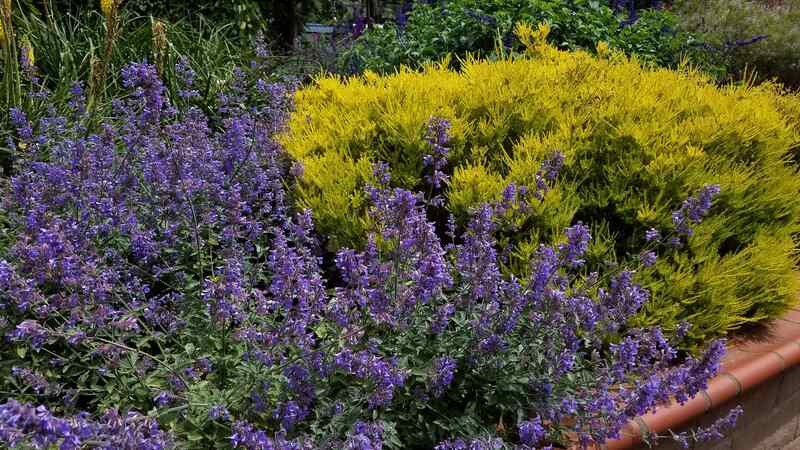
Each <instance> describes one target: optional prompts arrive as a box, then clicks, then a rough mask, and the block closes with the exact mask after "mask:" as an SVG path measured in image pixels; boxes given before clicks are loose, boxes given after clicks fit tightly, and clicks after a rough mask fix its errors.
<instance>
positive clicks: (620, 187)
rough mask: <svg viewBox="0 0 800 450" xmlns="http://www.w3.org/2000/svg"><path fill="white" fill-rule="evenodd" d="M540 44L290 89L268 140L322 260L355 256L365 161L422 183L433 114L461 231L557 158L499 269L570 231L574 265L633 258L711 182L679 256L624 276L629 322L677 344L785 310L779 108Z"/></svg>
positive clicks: (784, 120)
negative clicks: (512, 54)
mask: <svg viewBox="0 0 800 450" xmlns="http://www.w3.org/2000/svg"><path fill="white" fill-rule="evenodd" d="M546 35H547V29H546V27H544V28H541V29H540V30H539V31H533V30H530V29H528V31H527V36H528V37H527V38H526V39H527V40H529V41H531V42H529V43H530V44H531V46H530V49H529V51H528V53H529V54H528V55H527V56H526V57H524V58H513V59H503V60H500V61H495V62H488V61H474V60H468V61H466V62H465V64H464V65H463V67H462V68H461V71H459V72H456V71H452V70H449V69H447V68H444V67H440V66H428V67H426V68H425V69H424V70H423V71H422V72H419V73H418V72H412V71H409V70H401V71H400V73H398V74H395V75H391V76H383V77H382V76H378V75H375V74H373V73H366V74H365V75H364V76H362V77H358V78H349V79H342V78H337V77H323V78H320V79H319V80H318V81H317V83H316V84H315V85H313V86H310V87H308V88H305V89H303V90H300V91H299V92H298V93H297V95H296V110H295V111H294V112H293V114H292V118H291V120H290V127H289V130H290V131H288V132H287V133H286V134H285V135H284V137H283V138H282V141H283V143H284V144H285V146H286V148H287V151H288V152H289V153H290V154H291V155H292V157H294V158H296V159H297V160H299V161H301V162H302V163H303V165H304V175H303V179H302V182H301V185H300V188H299V190H298V198H299V202H300V204H301V205H303V206H305V207H309V208H311V209H313V210H314V213H315V218H316V224H317V226H318V228H319V229H320V230H321V231H322V232H323V235H324V236H326V237H327V238H328V242H326V245H327V246H328V248H329V249H331V250H335V249H337V248H340V247H341V246H346V245H363V243H364V242H363V240H361V239H363V238H362V237H361V236H363V232H364V230H365V229H367V228H369V227H370V222H371V218H370V216H369V215H368V214H366V207H367V203H366V201H365V197H364V195H363V193H362V192H363V190H362V189H363V185H364V184H365V183H366V182H369V180H371V179H372V178H371V172H370V167H371V164H372V163H373V162H375V161H386V162H388V163H389V164H390V165H391V167H392V168H393V170H394V177H393V183H395V184H396V185H397V186H403V187H406V188H415V189H417V188H420V187H421V186H423V180H424V177H425V174H426V171H427V170H429V168H427V167H426V166H425V164H424V163H423V156H424V155H425V154H426V153H427V152H429V147H430V146H429V144H428V143H427V142H426V141H425V138H424V132H423V131H424V129H425V126H426V124H427V123H428V120H429V119H430V117H431V116H433V115H435V116H439V117H443V118H446V119H448V120H449V121H450V122H451V127H450V137H451V138H450V142H449V164H448V165H447V166H446V168H445V169H444V170H445V171H446V172H447V173H448V174H450V175H451V180H450V182H449V183H448V185H447V186H446V188H444V190H443V191H442V194H443V195H444V197H445V199H446V204H447V206H448V208H449V209H450V211H452V212H453V213H454V214H455V215H456V219H457V221H458V223H459V224H462V225H463V224H464V223H465V222H464V221H465V220H466V215H467V212H468V211H469V209H470V208H472V207H475V206H476V205H478V204H480V203H481V202H485V201H493V200H497V199H499V198H501V196H502V192H503V190H504V189H505V187H506V186H507V185H508V184H509V183H510V182H513V183H517V184H518V185H533V184H535V176H536V172H537V170H538V168H539V166H540V165H541V163H542V162H543V161H544V160H545V159H546V158H547V157H548V155H550V154H551V153H552V152H553V151H554V150H559V151H561V152H562V153H563V155H564V157H565V161H564V168H563V170H562V174H561V176H560V177H559V179H558V182H557V183H556V184H555V186H554V187H553V190H552V191H551V192H550V193H549V194H548V196H547V198H546V200H545V201H544V202H543V203H542V204H541V205H536V206H535V207H533V208H532V211H531V212H530V213H529V214H528V215H526V216H524V217H522V218H517V219H514V221H513V223H511V224H510V226H509V228H508V230H507V231H506V237H507V239H508V240H507V241H506V243H509V244H513V245H512V248H513V251H512V252H511V253H510V254H509V256H510V258H509V261H508V267H507V268H508V269H509V270H511V271H512V272H515V271H519V270H520V265H519V263H520V262H523V261H526V260H527V258H528V257H529V256H530V255H531V254H532V253H533V252H534V251H535V249H536V248H537V246H538V244H539V243H540V242H548V241H550V240H552V239H557V238H558V234H559V233H560V230H562V229H564V227H566V226H568V225H570V224H572V223H574V222H575V221H578V220H580V221H583V222H584V223H587V224H589V225H590V226H591V229H592V232H593V235H594V236H595V237H596V239H594V240H593V243H592V245H591V246H590V248H589V250H588V256H587V260H588V261H589V265H590V267H594V268H598V267H603V266H606V265H607V264H609V263H620V262H623V261H626V260H630V259H631V258H635V257H637V252H638V251H639V249H640V247H641V244H642V243H643V242H644V235H645V231H646V230H648V229H650V228H651V227H654V228H657V229H663V228H664V227H665V226H667V225H669V222H670V218H669V211H673V210H675V209H677V206H679V205H680V202H681V201H682V199H684V198H685V197H686V196H687V195H688V194H690V193H691V192H693V191H695V190H696V189H698V188H699V187H700V186H702V185H704V184H705V183H717V184H719V185H721V186H722V193H721V194H720V196H719V200H718V202H717V204H718V208H717V209H715V211H716V212H718V214H714V215H713V218H711V219H709V220H708V221H706V222H704V223H703V224H702V225H700V226H698V227H697V229H696V230H695V232H694V234H693V235H692V236H690V237H689V238H688V242H687V246H688V250H689V251H688V252H683V253H681V254H676V255H674V256H670V257H667V258H662V259H660V260H659V262H658V263H656V264H655V265H654V266H653V267H652V268H649V269H645V270H643V271H642V272H641V274H640V275H641V276H642V277H643V279H644V280H645V284H646V286H647V287H648V288H650V289H652V292H653V300H652V302H650V303H649V304H648V306H647V307H646V309H645V311H644V313H643V314H641V315H640V316H639V319H638V320H639V321H640V323H644V324H656V323H658V324H660V325H662V326H664V327H665V328H667V329H674V328H675V326H676V324H677V323H678V322H679V321H681V320H683V319H688V320H689V321H691V323H692V324H693V329H692V332H691V334H690V336H689V338H688V340H687V345H690V346H691V345H696V344H697V343H701V342H707V341H708V340H709V339H711V338H713V337H715V336H719V335H724V334H726V333H728V332H729V331H731V330H733V329H736V328H737V327H739V326H741V325H743V324H745V323H751V322H758V321H762V320H765V319H768V318H772V317H775V316H777V315H779V314H780V313H782V312H783V311H785V310H786V308H787V307H788V306H789V305H791V304H793V303H794V302H795V301H796V300H795V298H796V294H797V292H798V281H797V277H796V276H795V273H794V269H795V263H796V252H795V245H794V242H793V235H794V234H795V233H796V232H797V231H798V220H799V219H800V215H799V214H800V209H799V208H800V198H799V197H798V195H797V194H798V190H799V189H800V178H798V177H797V173H796V168H795V167H794V166H793V165H792V164H790V162H789V160H790V158H792V157H793V153H794V152H796V151H797V148H798V147H797V146H798V142H800V138H799V135H798V129H797V124H796V123H790V122H789V120H790V119H789V117H791V116H792V114H791V111H793V110H796V102H795V100H796V98H793V97H791V96H786V97H781V96H780V94H779V93H778V91H777V90H775V89H774V88H773V87H771V86H768V85H767V86H761V87H753V86H723V87H717V86H715V85H714V84H713V83H712V81H711V80H710V79H709V78H707V77H706V76H704V75H702V74H700V73H698V72H696V71H693V70H689V69H684V70H681V71H672V70H667V69H655V68H646V67H643V66H642V65H640V64H639V63H638V62H636V61H635V60H628V59H627V58H626V57H624V56H621V55H619V54H617V53H615V52H609V51H607V50H606V51H603V52H602V53H601V55H600V57H593V56H591V55H589V54H587V53H584V52H574V53H568V52H562V51H558V50H555V49H553V48H551V47H548V46H545V45H543V44H542V43H541V41H542V39H543V37H544V36H546ZM537 39H538V41H537V42H533V41H536V40H537ZM793 105H794V106H793ZM794 117H795V118H796V115H795V116H794ZM439 220H443V219H442V218H441V217H440V218H439Z"/></svg>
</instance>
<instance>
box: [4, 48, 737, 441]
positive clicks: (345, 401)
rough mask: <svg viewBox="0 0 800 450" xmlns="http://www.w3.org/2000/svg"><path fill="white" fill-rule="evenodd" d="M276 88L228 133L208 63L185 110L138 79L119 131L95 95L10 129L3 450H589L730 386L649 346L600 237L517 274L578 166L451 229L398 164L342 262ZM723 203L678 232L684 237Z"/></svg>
mask: <svg viewBox="0 0 800 450" xmlns="http://www.w3.org/2000/svg"><path fill="white" fill-rule="evenodd" d="M258 67H259V65H258V63H255V64H254V65H253V66H252V67H251V69H252V70H237V71H235V72H234V73H233V75H232V78H231V79H230V80H229V81H228V86H227V90H226V91H225V92H224V93H223V94H221V95H220V97H219V99H218V103H219V108H218V110H217V111H216V112H215V113H214V114H213V115H211V116H209V115H207V114H206V113H204V112H202V111H201V110H200V109H198V108H196V107H193V106H191V99H192V98H193V97H194V96H195V93H196V91H194V89H193V87H192V80H193V78H194V75H193V71H192V70H191V68H190V67H189V66H188V64H187V63H186V62H185V61H181V62H179V67H178V68H177V69H176V71H177V72H178V73H179V74H181V77H182V78H183V79H184V82H185V83H184V84H185V86H184V87H183V89H181V90H179V91H178V99H176V100H178V101H177V103H176V102H175V101H173V99H171V98H170V97H169V95H168V93H167V90H166V89H165V88H164V85H163V84H162V82H161V80H160V78H159V77H158V72H157V69H156V67H154V66H153V65H150V64H146V63H135V64H131V65H129V66H127V67H126V68H125V69H124V70H123V71H122V80H123V85H124V86H125V88H126V89H127V90H128V94H127V95H126V96H124V97H121V98H118V99H115V100H114V102H113V106H114V108H113V114H112V115H111V117H109V118H107V119H106V120H104V121H103V122H102V123H101V125H100V126H99V127H96V128H95V127H93V126H92V124H93V122H92V118H91V117H89V116H88V115H87V114H88V113H87V108H86V107H85V106H84V105H86V101H85V99H84V98H83V90H82V88H81V86H80V85H76V86H75V88H74V89H73V91H72V94H73V98H72V100H71V101H70V102H69V107H70V108H71V111H70V112H69V114H67V115H65V116H63V117H62V116H58V115H56V114H55V113H54V112H53V113H52V114H51V115H50V116H46V117H43V118H41V119H40V120H38V121H35V122H34V121H31V120H29V118H28V117H27V115H26V114H25V112H24V111H22V110H14V111H12V112H11V116H12V117H11V119H12V123H13V126H14V127H15V129H16V141H17V145H18V156H19V157H18V159H17V161H16V163H15V167H14V169H15V170H14V175H13V176H12V177H11V178H10V179H8V180H7V181H6V182H4V186H3V191H4V192H3V194H4V196H3V198H4V204H3V207H4V208H5V210H6V211H7V213H8V218H9V221H10V226H11V228H10V230H9V231H10V233H11V234H12V235H13V237H14V239H13V242H12V245H11V246H10V247H9V248H8V249H6V250H4V251H3V252H2V254H0V332H1V333H2V335H3V338H4V341H3V346H2V347H0V351H1V352H2V356H3V361H4V362H3V364H2V365H0V377H2V380H3V381H2V384H3V391H4V392H12V393H13V395H9V396H8V397H6V398H5V399H4V400H3V402H2V404H0V442H2V443H3V444H4V445H7V446H10V447H14V446H22V447H25V446H32V447H34V448H50V447H52V446H58V447H59V448H63V449H73V448H103V449H106V448H107V449H111V448H114V449H154V450H155V449H167V448H198V449H199V448H210V447H228V448H241V449H249V450H261V449H286V450H288V449H293V450H294V449H297V450H299V449H354V450H355V449H359V450H365V449H383V448H386V449H401V448H410V449H416V448H419V449H430V448H437V449H442V450H449V449H501V448H521V449H527V448H542V447H544V448H547V447H548V446H555V445H566V444H577V445H580V446H588V445H590V444H594V443H602V442H605V441H606V440H607V439H610V438H614V437H617V436H619V432H620V430H621V429H622V428H623V426H624V425H625V424H626V423H627V422H628V421H629V420H630V419H631V418H633V417H635V416H638V415H641V414H645V413H647V412H650V411H652V410H653V409H654V408H655V407H657V406H658V405H660V404H662V403H665V402H667V401H669V400H671V399H672V398H676V399H677V400H678V401H679V402H684V401H686V400H687V399H689V398H691V397H692V396H694V395H696V394H697V393H698V392H699V391H700V390H701V389H703V388H704V387H705V386H706V383H707V381H708V380H709V378H710V377H712V376H713V375H714V374H715V373H716V371H717V370H718V366H719V362H720V358H721V357H722V355H723V353H724V345H723V343H722V342H721V341H716V342H713V343H711V344H710V346H709V349H708V351H707V352H706V353H704V354H701V355H697V356H688V357H686V356H682V355H681V354H680V353H679V352H678V351H677V350H676V349H675V343H676V340H677V339H680V336H677V337H676V336H672V337H671V336H667V335H665V334H664V333H663V332H662V331H661V330H660V329H658V328H651V329H638V328H632V327H631V326H629V319H630V318H631V317H633V316H634V315H635V314H636V313H637V312H638V311H640V310H641V308H642V307H643V306H644V305H645V304H646V302H647V300H648V297H649V292H648V291H647V290H646V289H644V288H642V287H641V286H639V285H638V284H637V283H636V273H635V272H634V271H633V270H621V271H616V272H610V273H607V274H596V273H586V270H585V267H584V265H585V263H584V255H585V253H586V252H587V249H588V246H589V244H590V242H591V239H592V236H591V232H590V228H589V227H588V226H587V225H584V224H581V223H578V224H575V225H573V226H571V227H569V228H567V229H566V230H564V236H563V240H562V241H560V242H556V243H542V244H541V245H540V246H539V248H538V249H537V251H536V252H535V254H534V255H533V257H532V258H531V260H530V261H528V266H527V270H526V271H525V273H524V274H522V275H517V276H515V275H512V274H509V273H507V272H506V271H505V270H503V263H502V258H503V255H502V252H501V251H500V250H499V249H498V247H499V245H498V242H497V240H496V237H495V235H496V234H498V228H499V227H501V226H502V224H503V222H504V220H505V218H506V216H507V215H509V214H513V213H514V211H515V210H517V209H519V208H525V207H527V205H529V204H530V203H531V202H534V201H540V200H541V199H543V198H544V196H545V195H546V194H547V192H548V190H549V189H550V186H551V185H552V183H554V182H555V181H556V180H557V177H558V172H559V169H560V168H561V165H562V163H563V156H561V154H560V153H558V152H556V153H554V154H553V155H552V156H551V157H550V158H548V159H547V160H545V161H544V163H543V165H542V167H541V169H540V170H539V171H538V172H537V174H536V176H535V180H536V183H535V186H531V187H526V186H513V185H512V186H509V187H508V189H506V191H505V192H504V195H503V197H502V199H499V200H498V201H497V202H493V203H487V204H483V205H481V206H480V207H478V208H476V209H475V210H474V211H472V214H471V216H470V219H469V221H468V223H466V224H465V225H464V226H462V227H461V228H459V227H458V226H456V225H455V224H454V223H452V221H451V223H450V225H448V227H447V228H448V231H447V233H441V232H440V230H438V229H437V225H436V224H435V223H434V222H433V221H432V220H431V219H430V218H429V216H431V215H433V213H432V209H435V208H441V205H440V204H436V202H432V201H430V199H429V198H426V196H424V195H423V194H421V193H417V192H412V191H409V190H406V189H401V188H397V187H393V186H392V185H391V172H390V168H389V167H388V166H387V165H385V164H378V165H376V168H375V175H376V176H375V177H374V178H375V180H376V182H375V184H374V185H370V186H367V187H366V194H367V198H368V199H369V201H370V202H371V205H372V206H371V211H370V217H371V218H372V221H373V225H374V226H373V228H372V229H371V231H370V233H369V236H367V239H366V245H365V246H364V247H363V248H358V249H342V250H340V251H339V252H337V253H336V254H335V255H325V254H324V252H323V250H322V249H321V248H320V246H319V245H318V238H319V237H318V236H317V235H316V233H315V231H314V226H313V211H308V210H299V209H297V208H295V207H293V205H292V202H291V199H292V190H293V183H294V177H296V176H302V167H301V166H298V165H297V164H295V163H293V162H291V161H290V160H289V159H288V158H287V156H286V154H285V153H284V152H283V150H282V148H281V146H280V145H279V144H278V142H277V140H276V139H275V135H276V133H279V132H281V131H282V129H283V128H282V127H283V124H284V121H285V119H286V117H287V115H288V114H289V113H290V109H291V102H290V94H291V88H289V87H287V86H284V85H281V84H274V83H269V82H268V81H266V79H265V78H263V77H260V76H259V70H258ZM51 111H55V108H52V109H51ZM448 127H449V123H448V122H447V120H445V119H443V118H432V119H431V121H430V122H429V123H428V129H427V132H426V139H427V140H428V143H429V145H430V146H431V152H432V153H431V154H430V155H429V157H428V158H426V160H425V164H426V166H427V167H428V168H429V172H430V176H429V177H428V178H427V182H428V183H429V184H430V185H431V186H432V188H433V189H435V190H437V191H438V190H441V189H444V188H446V181H447V175H446V172H445V170H446V166H447V156H448V155H447V153H448V150H447V146H446V145H447V142H448V134H447V133H448ZM20 144H24V145H20ZM23 147H24V149H23ZM716 192H718V188H707V189H706V190H704V191H702V192H701V193H700V194H699V195H698V196H697V197H693V198H692V199H689V200H687V202H685V203H684V204H683V205H682V206H681V207H680V209H678V210H677V211H676V213H675V215H674V216H673V217H674V225H675V233H676V234H675V236H684V235H688V234H690V232H691V226H692V224H696V223H698V222H699V220H701V219H702V217H703V216H705V215H706V214H707V213H708V210H709V208H710V206H711V202H712V200H713V196H714V194H716ZM665 234H666V231H665ZM648 236H649V239H650V240H651V241H653V242H659V243H660V242H661V241H660V240H661V239H662V238H661V234H660V233H658V232H656V231H653V232H650V233H649V235H648ZM668 236H669V235H668ZM643 251H647V252H649V253H642V255H643V257H642V263H643V264H645V265H648V264H653V263H654V262H655V258H657V256H656V254H655V252H653V251H652V250H643ZM675 251H679V249H676V250H675ZM327 256H330V258H328V257H327ZM600 275H603V276H602V277H601V276H600ZM682 332H683V333H685V332H686V330H683V331H682ZM726 424H727V423H726ZM714 435H715V432H714V431H708V430H706V431H702V430H701V431H700V432H697V433H695V434H693V435H692V436H689V435H678V437H679V438H680V439H684V440H686V439H690V438H697V439H705V438H708V437H712V436H714Z"/></svg>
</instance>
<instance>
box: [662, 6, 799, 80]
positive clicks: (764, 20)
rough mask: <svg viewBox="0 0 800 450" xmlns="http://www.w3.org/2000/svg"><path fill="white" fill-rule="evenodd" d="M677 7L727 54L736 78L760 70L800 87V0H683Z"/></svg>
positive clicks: (683, 19) (694, 28)
mask: <svg viewBox="0 0 800 450" xmlns="http://www.w3.org/2000/svg"><path fill="white" fill-rule="evenodd" d="M674 9H675V11H676V13H677V14H679V15H680V17H681V22H682V24H683V26H684V27H685V28H686V29H688V30H690V31H692V32H696V33H701V34H702V35H703V37H704V39H706V40H708V41H709V42H710V43H711V44H712V45H714V46H715V47H717V48H718V50H719V51H720V52H722V53H723V55H724V56H725V57H726V58H727V59H728V60H729V64H730V66H731V69H732V70H733V72H734V75H737V76H739V77H742V76H745V75H746V74H747V72H748V71H749V72H753V71H755V72H756V74H757V75H758V76H759V77H760V78H762V79H768V78H778V79H779V80H780V81H782V82H784V83H786V84H788V85H791V86H794V87H800V1H798V0H786V1H781V2H771V4H767V3H766V2H761V1H753V0H679V1H677V2H676V5H675V8H674ZM757 37H763V39H762V40H759V41H757V42H753V43H750V44H745V45H741V44H744V43H745V42H748V41H750V40H751V39H753V38H757ZM737 43H738V44H737Z"/></svg>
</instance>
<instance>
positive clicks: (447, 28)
mask: <svg viewBox="0 0 800 450" xmlns="http://www.w3.org/2000/svg"><path fill="white" fill-rule="evenodd" d="M624 19H625V17H623V16H620V15H618V14H616V13H615V12H614V10H612V9H611V8H610V7H608V6H607V5H606V4H605V2H600V1H595V0H577V1H571V2H562V1H558V0H488V1H483V0H480V1H479V0H452V1H448V2H441V3H440V2H434V4H433V5H429V4H426V3H423V2H418V3H417V4H415V6H414V9H413V10H412V11H411V13H410V14H409V15H408V18H407V23H406V24H405V26H403V27H400V26H399V25H395V24H389V25H386V26H383V27H374V28H371V29H370V30H368V31H367V32H366V33H365V34H364V35H363V36H361V37H360V38H359V39H358V40H357V41H356V43H355V45H354V46H353V47H352V48H351V49H350V50H348V51H347V52H345V53H344V54H343V64H344V66H345V69H348V70H351V71H352V70H354V71H358V70H363V69H368V70H373V71H378V72H390V71H392V70H394V69H396V68H397V67H399V66H401V65H406V66H409V67H419V66H421V65H423V64H425V63H428V62H431V61H438V60H439V59H441V58H442V57H444V56H445V55H447V54H454V55H457V56H463V55H465V54H467V53H468V52H469V53H473V54H476V55H482V56H491V55H493V54H494V53H495V49H496V48H498V47H503V46H505V47H512V48H514V47H516V46H517V45H518V42H516V40H515V39H513V36H512V30H513V27H514V24H515V23H517V22H519V21H522V22H527V23H530V24H538V23H540V22H545V21H546V22H548V23H549V24H550V26H551V33H550V36H549V40H550V42H551V43H553V44H554V45H557V46H558V47H560V48H563V49H570V50H575V49H587V50H594V49H595V46H596V45H597V44H598V42H600V41H603V42H606V43H608V44H609V45H610V47H611V48H616V49H620V50H623V51H625V52H626V53H628V54H636V55H638V56H639V58H640V59H641V60H643V61H647V62H650V63H654V64H658V65H664V66H677V65H678V64H679V63H680V61H681V60H682V58H685V57H688V58H689V59H690V60H691V61H693V62H694V63H696V64H697V65H701V66H703V67H705V68H708V69H713V70H719V68H717V67H716V65H715V64H716V61H715V60H714V57H713V55H711V54H709V53H708V52H707V51H706V50H705V49H704V48H702V47H700V46H698V45H696V44H697V42H696V39H695V37H694V36H693V35H691V34H689V33H685V32H678V31H677V22H676V18H675V17H674V16H673V15H672V14H670V13H669V12H666V11H660V10H647V11H644V12H643V13H642V14H641V17H640V18H639V19H638V20H637V21H636V22H634V23H633V24H630V25H626V24H624V23H623V22H624Z"/></svg>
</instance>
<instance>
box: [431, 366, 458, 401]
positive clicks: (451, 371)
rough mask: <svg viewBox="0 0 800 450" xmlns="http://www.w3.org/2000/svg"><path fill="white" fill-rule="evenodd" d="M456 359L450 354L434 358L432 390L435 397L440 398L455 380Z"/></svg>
mask: <svg viewBox="0 0 800 450" xmlns="http://www.w3.org/2000/svg"><path fill="white" fill-rule="evenodd" d="M456 366H457V365H456V361H455V360H454V359H453V358H450V357H448V356H443V357H441V358H437V359H435V360H433V376H432V377H431V381H430V391H431V393H432V394H433V396H434V398H439V397H441V396H442V395H443V394H444V391H445V390H446V389H447V387H448V386H450V383H452V382H453V378H454V377H455V371H456Z"/></svg>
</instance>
